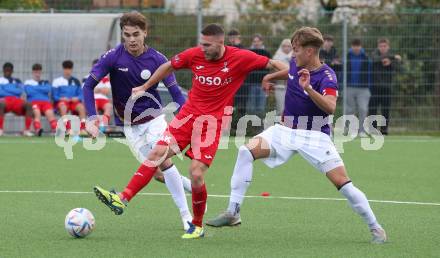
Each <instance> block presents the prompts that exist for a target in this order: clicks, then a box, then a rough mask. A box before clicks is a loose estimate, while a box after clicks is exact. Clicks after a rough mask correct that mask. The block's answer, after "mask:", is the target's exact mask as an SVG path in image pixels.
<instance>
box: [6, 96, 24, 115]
mask: <svg viewBox="0 0 440 258" xmlns="http://www.w3.org/2000/svg"><path fill="white" fill-rule="evenodd" d="M24 104H25V102H24V100H22V99H21V98H17V97H14V96H8V97H5V113H9V112H14V114H16V115H18V116H24V114H25V108H24Z"/></svg>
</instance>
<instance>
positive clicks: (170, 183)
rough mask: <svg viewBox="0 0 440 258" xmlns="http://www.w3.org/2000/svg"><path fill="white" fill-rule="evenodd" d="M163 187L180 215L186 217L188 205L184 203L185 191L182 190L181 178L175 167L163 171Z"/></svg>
mask: <svg viewBox="0 0 440 258" xmlns="http://www.w3.org/2000/svg"><path fill="white" fill-rule="evenodd" d="M162 172H163V176H164V178H165V185H166V186H167V188H168V191H169V192H170V193H171V196H172V197H173V200H174V203H175V204H176V206H177V208H179V211H180V214H181V215H183V216H187V215H188V214H189V209H188V203H187V202H186V196H185V191H184V190H183V185H182V178H181V176H180V173H179V171H178V170H177V168H176V166H175V165H172V166H171V167H170V168H168V169H166V170H163V171H162Z"/></svg>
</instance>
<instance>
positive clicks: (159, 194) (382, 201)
mask: <svg viewBox="0 0 440 258" xmlns="http://www.w3.org/2000/svg"><path fill="white" fill-rule="evenodd" d="M1 193H17V194H18V193H25V194H26V193H28V194H34V193H37V194H93V192H75V191H74V192H69V191H37V190H36V191H19V190H0V194H1ZM138 195H146V196H171V195H170V194H168V193H139V194H138ZM209 197H214V198H229V195H221V194H210V195H209ZM246 198H255V199H281V200H309V201H346V199H344V198H325V197H299V196H259V195H247V196H246ZM368 201H369V202H372V203H391V204H409V205H427V206H440V203H436V202H408V201H389V200H368Z"/></svg>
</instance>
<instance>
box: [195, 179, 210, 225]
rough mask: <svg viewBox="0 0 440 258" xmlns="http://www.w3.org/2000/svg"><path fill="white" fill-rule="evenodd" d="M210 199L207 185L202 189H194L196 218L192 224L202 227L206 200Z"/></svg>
mask: <svg viewBox="0 0 440 258" xmlns="http://www.w3.org/2000/svg"><path fill="white" fill-rule="evenodd" d="M207 199H208V192H207V191H206V185H205V184H203V185H202V186H200V187H194V186H193V187H192V206H193V214H194V218H193V220H192V223H193V224H194V225H196V226H199V227H202V225H203V224H202V223H203V215H205V209H206V200H207Z"/></svg>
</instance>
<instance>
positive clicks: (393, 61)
mask: <svg viewBox="0 0 440 258" xmlns="http://www.w3.org/2000/svg"><path fill="white" fill-rule="evenodd" d="M372 59H373V67H372V73H373V84H372V86H371V99H370V105H369V113H370V115H377V114H378V109H379V107H380V109H381V113H382V115H383V116H384V117H385V119H386V125H385V126H383V127H381V128H380V131H381V133H382V134H384V135H387V134H388V125H389V123H390V106H391V96H392V86H393V79H394V76H395V74H396V73H397V72H398V71H399V70H400V62H401V61H402V58H401V56H400V55H397V54H395V53H393V51H392V50H391V49H390V41H389V40H388V39H387V38H380V39H379V40H378V41H377V49H376V50H374V51H373V54H372ZM373 126H374V127H375V128H377V124H375V123H373Z"/></svg>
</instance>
